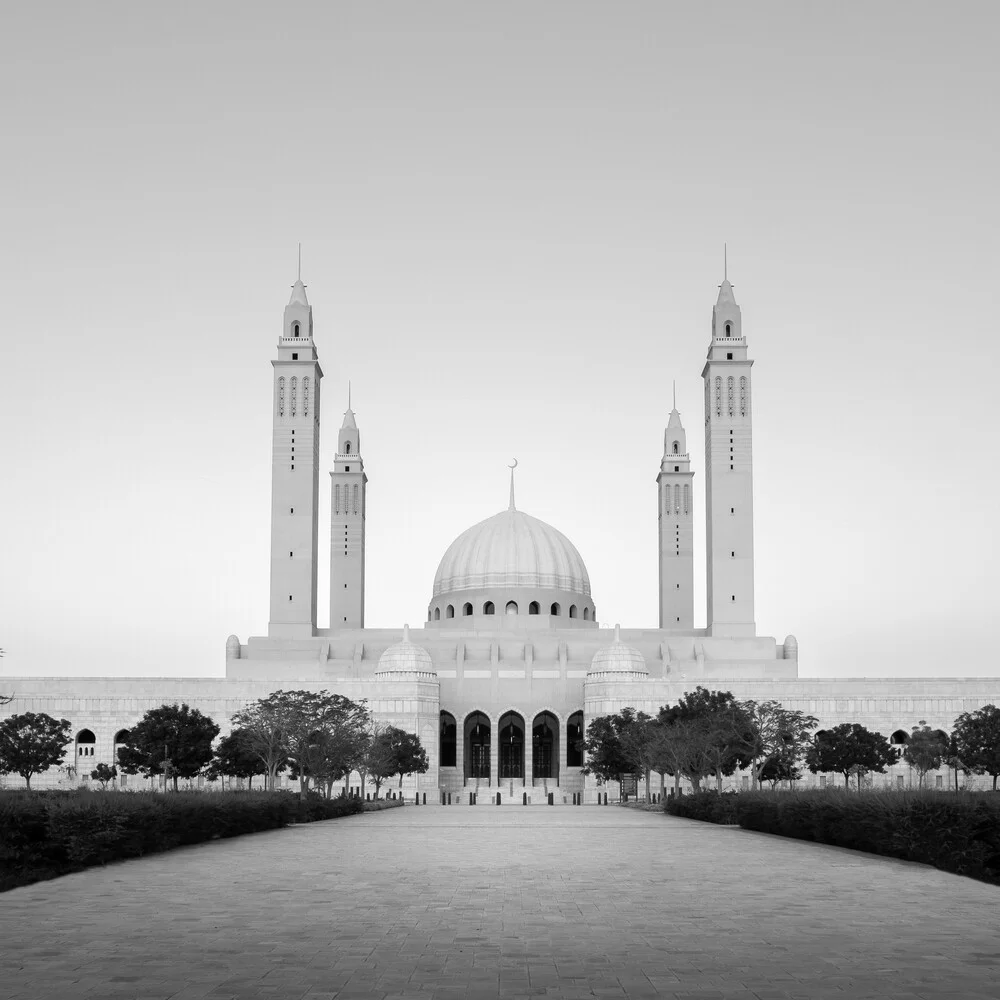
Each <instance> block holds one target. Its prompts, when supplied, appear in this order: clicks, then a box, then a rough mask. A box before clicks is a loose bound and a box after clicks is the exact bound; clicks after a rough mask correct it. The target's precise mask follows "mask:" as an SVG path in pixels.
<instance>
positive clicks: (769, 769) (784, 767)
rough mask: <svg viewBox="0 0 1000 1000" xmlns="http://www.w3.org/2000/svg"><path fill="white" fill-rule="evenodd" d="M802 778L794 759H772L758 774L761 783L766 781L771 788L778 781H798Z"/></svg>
mask: <svg viewBox="0 0 1000 1000" xmlns="http://www.w3.org/2000/svg"><path fill="white" fill-rule="evenodd" d="M801 777H802V772H801V771H800V770H799V768H798V767H797V766H796V762H795V760H794V759H790V758H788V757H780V756H779V757H772V758H771V759H770V760H769V761H768V762H767V763H766V764H765V765H764V767H763V769H762V770H761V772H760V778H759V779H758V780H759V781H761V782H764V781H767V782H769V783H770V785H771V788H772V789H773V788H774V786H775V785H776V784H777V783H778V782H779V781H789V782H791V781H798V780H799V778H801Z"/></svg>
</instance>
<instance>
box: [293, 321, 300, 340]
mask: <svg viewBox="0 0 1000 1000" xmlns="http://www.w3.org/2000/svg"><path fill="white" fill-rule="evenodd" d="M298 335H299V324H298V323H293V324H292V336H293V337H297V336H298Z"/></svg>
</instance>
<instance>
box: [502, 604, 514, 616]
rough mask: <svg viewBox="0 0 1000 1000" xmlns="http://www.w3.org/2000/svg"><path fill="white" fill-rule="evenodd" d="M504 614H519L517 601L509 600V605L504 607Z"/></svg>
mask: <svg viewBox="0 0 1000 1000" xmlns="http://www.w3.org/2000/svg"><path fill="white" fill-rule="evenodd" d="M503 610H504V614H506V615H516V614H517V601H508V602H507V607H505V608H504V609H503Z"/></svg>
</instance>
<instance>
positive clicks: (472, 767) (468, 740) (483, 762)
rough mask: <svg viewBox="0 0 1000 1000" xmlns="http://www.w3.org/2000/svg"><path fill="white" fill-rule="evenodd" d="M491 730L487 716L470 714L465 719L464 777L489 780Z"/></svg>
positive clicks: (475, 713) (477, 713) (479, 713)
mask: <svg viewBox="0 0 1000 1000" xmlns="http://www.w3.org/2000/svg"><path fill="white" fill-rule="evenodd" d="M491 737H492V729H491V727H490V719H489V716H488V715H484V714H483V713H482V712H471V713H470V714H469V715H467V716H466V717H465V777H466V779H468V778H479V779H483V778H485V779H486V780H487V781H489V780H490V742H491Z"/></svg>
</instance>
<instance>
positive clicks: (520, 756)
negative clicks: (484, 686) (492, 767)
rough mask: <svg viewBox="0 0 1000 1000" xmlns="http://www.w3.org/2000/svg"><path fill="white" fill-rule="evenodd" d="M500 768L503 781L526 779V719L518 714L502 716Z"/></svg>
mask: <svg viewBox="0 0 1000 1000" xmlns="http://www.w3.org/2000/svg"><path fill="white" fill-rule="evenodd" d="M497 729H498V731H499V738H500V759H499V761H498V768H499V773H500V778H501V780H504V779H512V778H521V779H523V778H524V719H523V718H522V717H521V716H520V715H518V713H517V712H507V713H506V714H505V715H502V716H500V724H499V725H498V726H497Z"/></svg>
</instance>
